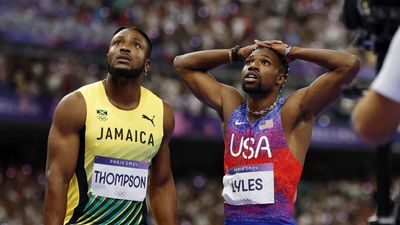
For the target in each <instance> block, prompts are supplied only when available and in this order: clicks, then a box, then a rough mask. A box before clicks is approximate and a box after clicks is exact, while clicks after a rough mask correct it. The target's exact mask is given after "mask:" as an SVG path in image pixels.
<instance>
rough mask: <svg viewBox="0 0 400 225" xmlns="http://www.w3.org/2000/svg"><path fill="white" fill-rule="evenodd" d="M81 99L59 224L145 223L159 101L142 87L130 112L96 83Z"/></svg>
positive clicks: (157, 140)
mask: <svg viewBox="0 0 400 225" xmlns="http://www.w3.org/2000/svg"><path fill="white" fill-rule="evenodd" d="M79 91H80V92H81V93H82V95H83V97H84V99H85V102H86V123H85V126H84V127H83V128H82V130H81V132H80V147H79V155H78V163H77V166H76V169H75V174H74V176H73V178H72V179H71V181H70V183H69V187H68V197H67V210H66V216H65V220H64V224H145V219H146V218H145V215H146V209H145V208H146V205H145V204H144V196H145V194H146V188H147V178H148V177H147V176H148V167H149V165H151V160H152V158H153V157H154V156H155V155H156V154H157V152H158V150H159V148H160V145H161V142H162V138H163V102H162V100H161V99H160V98H158V97H157V96H156V95H154V94H153V93H152V92H150V91H149V90H147V89H146V88H144V87H141V89H140V102H139V105H138V106H137V108H135V109H133V110H122V109H119V108H117V107H115V106H114V105H113V104H112V103H111V102H110V101H109V100H108V98H107V95H106V93H105V89H104V85H103V83H102V82H101V81H99V82H96V83H93V84H89V85H86V86H84V87H82V88H80V89H79Z"/></svg>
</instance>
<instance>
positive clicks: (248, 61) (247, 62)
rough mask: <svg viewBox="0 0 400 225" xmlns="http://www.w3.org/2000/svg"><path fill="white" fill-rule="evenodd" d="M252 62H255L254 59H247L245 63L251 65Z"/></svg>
mask: <svg viewBox="0 0 400 225" xmlns="http://www.w3.org/2000/svg"><path fill="white" fill-rule="evenodd" d="M252 62H253V60H251V59H247V60H246V61H245V62H244V64H245V65H250V64H251V63H252Z"/></svg>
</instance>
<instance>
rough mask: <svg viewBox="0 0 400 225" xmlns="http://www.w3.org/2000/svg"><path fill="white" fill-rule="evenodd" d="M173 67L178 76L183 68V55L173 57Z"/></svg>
mask: <svg viewBox="0 0 400 225" xmlns="http://www.w3.org/2000/svg"><path fill="white" fill-rule="evenodd" d="M173 66H174V68H175V70H176V72H178V75H179V74H180V72H181V71H182V70H183V69H184V68H185V66H184V57H183V55H178V56H175V58H174V62H173Z"/></svg>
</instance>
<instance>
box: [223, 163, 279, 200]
mask: <svg viewBox="0 0 400 225" xmlns="http://www.w3.org/2000/svg"><path fill="white" fill-rule="evenodd" d="M223 184H224V189H223V191H222V196H223V197H224V199H225V201H226V203H228V204H231V205H248V204H272V203H274V202H275V198H274V171H273V164H272V163H267V164H256V165H247V166H239V167H235V168H231V169H229V170H228V171H227V173H226V174H225V176H224V178H223Z"/></svg>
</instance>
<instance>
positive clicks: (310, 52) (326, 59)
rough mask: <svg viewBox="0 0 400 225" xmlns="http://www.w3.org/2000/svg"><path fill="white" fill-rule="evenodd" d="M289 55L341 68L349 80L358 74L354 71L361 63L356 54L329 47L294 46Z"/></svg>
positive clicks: (337, 68) (329, 67) (329, 66)
mask: <svg viewBox="0 0 400 225" xmlns="http://www.w3.org/2000/svg"><path fill="white" fill-rule="evenodd" d="M289 57H290V58H291V59H293V60H294V59H301V60H305V61H308V62H312V63H315V64H318V65H319V66H322V67H324V68H326V69H327V70H330V71H332V70H341V71H343V72H341V73H340V74H342V75H343V76H344V77H348V79H346V80H348V81H351V80H352V79H353V77H354V76H355V75H356V73H352V71H357V70H358V67H359V64H360V63H359V59H358V58H357V57H356V56H355V55H352V54H349V53H345V52H339V51H335V50H329V49H311V48H301V47H296V46H293V47H292V49H291V51H290V53H289Z"/></svg>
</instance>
